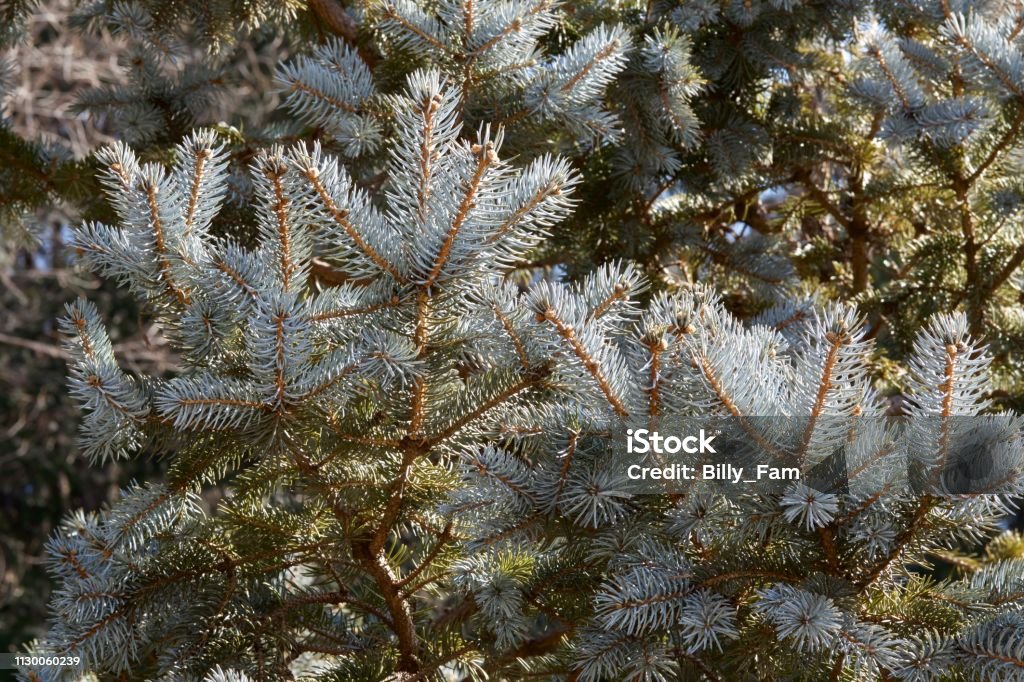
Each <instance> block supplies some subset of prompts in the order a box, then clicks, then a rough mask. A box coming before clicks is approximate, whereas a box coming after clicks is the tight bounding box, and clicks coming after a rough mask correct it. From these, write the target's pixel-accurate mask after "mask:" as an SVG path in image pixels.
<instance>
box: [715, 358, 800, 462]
mask: <svg viewBox="0 0 1024 682" xmlns="http://www.w3.org/2000/svg"><path fill="white" fill-rule="evenodd" d="M695 359H696V362H697V367H698V369H700V371H701V374H702V375H703V376H704V379H705V380H706V381H707V382H708V385H709V386H710V388H711V390H712V392H713V393H714V395H715V397H716V398H717V399H718V402H720V403H721V404H722V406H723V407H724V408H725V409H726V410H727V411H728V412H729V414H730V415H732V416H733V417H735V418H736V419H737V420H738V421H739V424H740V426H741V427H742V428H743V430H744V431H745V432H746V433H747V435H748V436H750V437H751V438H752V439H753V440H754V442H755V443H757V445H758V447H760V448H761V449H763V450H764V451H765V452H769V453H771V454H772V455H773V456H776V457H778V456H780V455H786V454H787V453H784V452H780V451H779V450H778V448H776V447H775V446H774V445H772V444H771V443H770V442H768V441H767V440H765V439H764V436H762V435H761V433H760V432H758V430H757V429H756V428H754V425H753V424H751V423H750V420H749V419H748V418H747V417H746V415H744V414H743V412H742V411H741V410H740V409H739V407H738V406H737V405H736V403H735V402H734V401H733V399H732V397H731V396H730V395H729V393H728V392H727V391H726V390H725V387H724V386H723V385H722V382H721V380H720V379H719V378H718V375H717V374H716V372H715V368H714V367H712V366H711V361H710V360H709V359H708V357H707V355H705V354H703V353H699V354H697V355H696V358H695Z"/></svg>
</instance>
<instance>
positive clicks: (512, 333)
mask: <svg viewBox="0 0 1024 682" xmlns="http://www.w3.org/2000/svg"><path fill="white" fill-rule="evenodd" d="M491 310H493V311H494V316H495V317H497V318H498V321H499V322H501V326H502V328H503V329H504V330H505V333H506V334H507V335H508V337H509V339H511V341H512V345H513V346H514V347H515V349H516V355H517V356H519V364H520V365H521V366H522V368H523V369H524V370H529V369H530V358H529V357H528V356H527V355H526V349H525V348H523V342H522V341H520V340H519V335H518V334H516V330H515V329H514V328H513V327H512V322H511V321H510V320H509V319H508V316H507V315H505V313H503V312H502V311H501V309H500V308H499V307H498V304H497V303H491Z"/></svg>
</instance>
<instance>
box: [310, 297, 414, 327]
mask: <svg viewBox="0 0 1024 682" xmlns="http://www.w3.org/2000/svg"><path fill="white" fill-rule="evenodd" d="M400 304H401V299H400V298H399V297H398V296H392V297H391V298H389V299H388V300H386V301H381V302H380V303H374V304H372V305H368V306H362V307H360V308H344V309H339V310H327V311H325V312H322V313H317V314H316V315H313V316H311V317H310V318H309V319H310V320H311V321H313V322H326V321H327V320H337V319H340V318H343V317H354V316H358V315H369V314H370V313H376V312H379V311H381V310H385V309H387V308H394V307H395V306H397V305H400Z"/></svg>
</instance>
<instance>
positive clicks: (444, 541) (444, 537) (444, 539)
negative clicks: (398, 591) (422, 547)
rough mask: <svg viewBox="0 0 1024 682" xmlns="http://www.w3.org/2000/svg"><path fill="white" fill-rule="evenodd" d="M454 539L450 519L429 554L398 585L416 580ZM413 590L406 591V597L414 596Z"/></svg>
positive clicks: (401, 585) (404, 584)
mask: <svg viewBox="0 0 1024 682" xmlns="http://www.w3.org/2000/svg"><path fill="white" fill-rule="evenodd" d="M452 539H453V538H452V522H451V521H449V522H448V523H446V524H445V526H444V530H442V531H441V533H440V535H438V537H437V539H436V540H435V541H434V546H433V547H431V548H430V551H429V552H427V555H426V556H425V557H423V559H421V560H420V562H419V563H418V564H417V565H416V567H415V568H413V569H412V570H411V571H409V573H408V575H406V576H405V577H404V578H402V579H401V580H399V581H398V582H397V583H395V584H396V585H397V586H398V587H401V588H404V587H406V586H407V585H409V584H410V583H412V582H413V581H414V580H416V578H417V577H419V575H420V574H421V573H423V571H424V570H426V569H427V568H428V567H429V566H430V565H431V564H432V563H433V562H434V560H435V559H436V558H437V557H438V555H439V554H440V553H441V550H443V549H444V548H445V547H446V546H447V545H448V544H449V543H450V542H451V540H452ZM413 592H414V590H407V591H406V592H405V593H404V595H405V596H406V597H410V596H412V594H413Z"/></svg>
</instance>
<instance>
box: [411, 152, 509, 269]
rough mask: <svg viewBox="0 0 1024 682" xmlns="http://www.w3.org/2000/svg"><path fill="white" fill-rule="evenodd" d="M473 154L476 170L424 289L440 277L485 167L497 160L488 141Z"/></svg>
mask: <svg viewBox="0 0 1024 682" xmlns="http://www.w3.org/2000/svg"><path fill="white" fill-rule="evenodd" d="M424 139H426V138H424ZM474 152H475V153H476V154H478V155H479V159H478V161H477V164H476V169H474V171H473V177H472V178H471V179H470V181H469V184H468V186H467V187H466V191H465V193H464V194H463V197H462V201H461V203H460V204H459V208H458V210H457V211H456V213H455V219H454V220H452V225H451V227H450V228H449V229H448V234H446V235H445V238H444V241H443V242H442V243H441V248H440V250H439V251H438V253H437V257H436V258H435V259H434V265H433V267H432V268H431V269H430V272H429V273H428V274H427V279H426V281H425V282H424V283H423V287H424V288H427V289H429V288H430V287H432V286H433V285H434V282H436V281H437V278H438V277H439V276H440V275H441V271H442V270H443V269H444V266H445V264H446V263H447V262H448V257H449V256H450V255H451V252H452V247H453V246H454V245H455V239H456V237H458V234H459V230H460V229H462V224H463V223H464V222H465V221H466V216H468V215H469V212H470V210H471V209H472V208H473V206H474V205H475V199H476V194H477V192H478V191H479V189H480V183H481V182H482V181H483V177H484V173H485V172H486V171H487V167H488V166H489V165H490V164H492V163H494V162H495V161H497V160H498V155H497V153H495V151H494V145H493V143H492V142H490V141H488V142H486V143H485V144H483V145H474Z"/></svg>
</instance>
